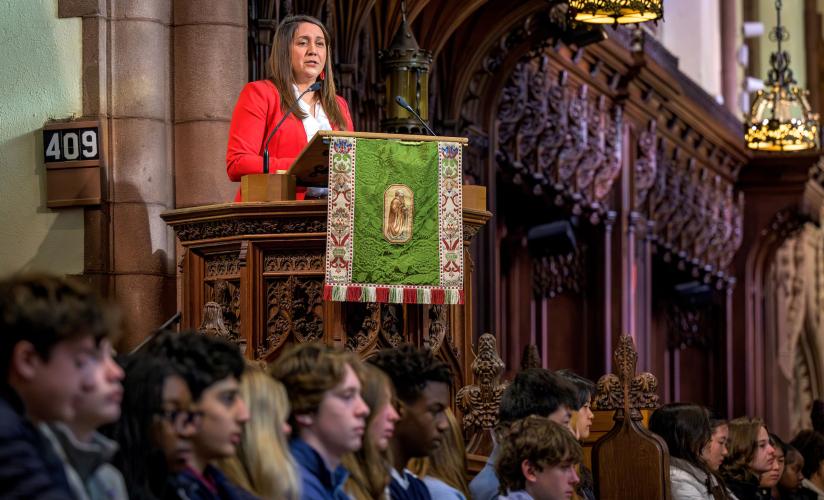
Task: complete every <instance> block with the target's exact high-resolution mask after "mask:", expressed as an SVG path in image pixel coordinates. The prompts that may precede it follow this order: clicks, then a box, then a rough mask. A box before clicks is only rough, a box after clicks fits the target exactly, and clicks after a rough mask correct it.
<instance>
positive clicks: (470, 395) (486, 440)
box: [456, 333, 507, 453]
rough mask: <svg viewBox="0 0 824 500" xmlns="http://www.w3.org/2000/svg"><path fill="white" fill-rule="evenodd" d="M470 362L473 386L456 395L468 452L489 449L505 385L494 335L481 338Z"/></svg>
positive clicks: (488, 450) (487, 450) (481, 451)
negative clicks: (473, 378) (501, 380)
mask: <svg viewBox="0 0 824 500" xmlns="http://www.w3.org/2000/svg"><path fill="white" fill-rule="evenodd" d="M476 351H477V352H476V354H475V361H473V362H472V373H473V374H474V375H475V384H474V385H467V386H464V387H462V388H461V390H460V391H458V394H457V396H456V400H457V405H458V409H460V410H461V413H463V428H464V434H465V437H466V442H467V446H466V450H467V452H468V453H479V452H480V453H485V452H487V453H488V452H490V451H491V450H492V431H493V429H494V428H495V425H497V423H498V408H499V407H500V405H501V396H502V395H503V393H504V389H505V388H506V385H507V384H506V383H501V382H500V378H501V373H503V370H504V362H503V360H502V359H501V357H500V356H499V355H498V348H497V342H496V340H495V336H494V335H491V334H489V333H485V334H483V335H481V338H479V339H478V345H477V349H476Z"/></svg>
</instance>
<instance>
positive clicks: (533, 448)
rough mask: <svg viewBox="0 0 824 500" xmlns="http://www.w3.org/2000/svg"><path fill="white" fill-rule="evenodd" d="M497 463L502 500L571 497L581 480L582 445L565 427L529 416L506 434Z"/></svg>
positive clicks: (504, 434) (558, 499) (505, 432)
mask: <svg viewBox="0 0 824 500" xmlns="http://www.w3.org/2000/svg"><path fill="white" fill-rule="evenodd" d="M502 437H503V439H502V440H501V443H500V454H499V456H498V461H497V463H496V464H495V467H496V473H497V475H498V479H499V481H500V492H501V496H500V497H499V498H501V499H502V500H529V499H534V500H562V499H568V498H571V497H572V495H573V493H574V492H575V485H577V484H578V481H579V478H578V474H577V473H576V471H575V466H576V465H578V464H580V463H581V460H582V459H583V451H582V450H581V445H580V444H578V442H577V441H576V440H575V438H574V437H573V436H572V433H570V432H569V429H567V428H566V427H564V426H563V425H561V424H558V423H556V422H553V421H552V420H550V419H548V418H546V417H539V416H535V415H533V416H529V417H526V418H524V419H522V420H518V421H516V422H515V423H513V424H512V425H511V426H510V427H509V428H508V429H506V430H505V431H503V433H502Z"/></svg>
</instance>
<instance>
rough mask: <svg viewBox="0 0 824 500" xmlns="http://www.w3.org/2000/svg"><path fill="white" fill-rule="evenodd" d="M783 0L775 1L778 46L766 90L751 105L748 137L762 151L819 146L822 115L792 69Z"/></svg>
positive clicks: (772, 34)
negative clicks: (785, 44)
mask: <svg viewBox="0 0 824 500" xmlns="http://www.w3.org/2000/svg"><path fill="white" fill-rule="evenodd" d="M781 6H782V5H781V0H776V2H775V17H776V26H775V28H773V30H772V31H771V32H770V40H771V41H774V42H776V44H777V49H776V51H775V52H773V53H772V54H771V55H770V71H769V73H768V74H767V82H766V84H765V88H764V89H763V90H759V91H758V93H757V94H756V96H755V100H754V101H753V103H752V107H751V108H750V116H749V122H748V123H747V124H746V130H745V132H744V139H745V140H746V141H747V146H748V147H749V148H750V149H755V150H759V151H803V150H808V149H815V148H817V147H818V114H817V113H813V112H812V109H811V108H810V102H809V101H808V100H807V95H808V94H809V92H808V91H807V90H806V89H800V88H798V86H797V85H796V81H795V78H794V77H793V72H792V70H790V55H789V54H788V53H787V52H786V51H784V50H781V42H784V41H787V40H789V38H790V34H789V32H788V31H787V29H786V28H785V27H784V26H782V25H781Z"/></svg>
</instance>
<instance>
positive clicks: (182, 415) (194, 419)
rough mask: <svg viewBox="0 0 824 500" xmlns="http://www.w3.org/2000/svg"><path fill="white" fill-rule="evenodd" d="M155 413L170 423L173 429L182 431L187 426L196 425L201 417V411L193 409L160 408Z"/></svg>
mask: <svg viewBox="0 0 824 500" xmlns="http://www.w3.org/2000/svg"><path fill="white" fill-rule="evenodd" d="M157 415H158V416H159V417H161V418H162V419H163V420H165V421H167V422H169V423H170V424H172V427H174V428H175V430H177V431H182V430H184V429H186V428H187V427H189V426H196V425H197V424H198V423H199V422H200V419H201V418H202V417H203V412H202V411H193V410H160V411H159V412H157Z"/></svg>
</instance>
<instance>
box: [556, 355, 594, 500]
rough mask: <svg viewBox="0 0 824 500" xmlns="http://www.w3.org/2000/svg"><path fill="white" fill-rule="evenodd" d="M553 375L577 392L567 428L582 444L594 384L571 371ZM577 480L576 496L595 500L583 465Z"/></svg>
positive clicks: (589, 423)
mask: <svg viewBox="0 0 824 500" xmlns="http://www.w3.org/2000/svg"><path fill="white" fill-rule="evenodd" d="M555 373H557V374H558V375H560V376H561V377H562V378H563V379H564V380H566V381H568V382H570V383H571V384H572V385H573V386H574V387H575V389H576V390H577V393H578V397H577V400H576V403H575V409H574V411H573V412H572V416H571V417H570V419H569V428H570V429H571V430H572V434H573V435H574V436H575V439H577V440H578V441H579V442H581V443H583V441H584V440H585V439H586V438H588V437H589V431H590V428H592V418H593V416H594V415H593V413H592V409H591V408H590V405H591V404H592V392H593V391H594V390H595V384H593V383H592V381H590V380H588V379H585V378H584V377H582V376H580V375H578V374H577V373H575V372H573V371H571V370H558V371H557V372H555ZM578 478H579V479H580V482H579V483H578V486H577V489H576V491H575V493H576V494H577V496H578V497H580V498H583V499H584V500H595V481H594V478H593V477H592V471H590V470H589V469H588V468H587V467H586V465H584V464H583V463H581V464H580V465H579V466H578Z"/></svg>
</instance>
